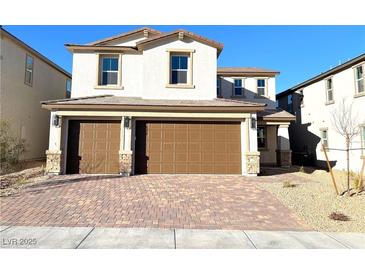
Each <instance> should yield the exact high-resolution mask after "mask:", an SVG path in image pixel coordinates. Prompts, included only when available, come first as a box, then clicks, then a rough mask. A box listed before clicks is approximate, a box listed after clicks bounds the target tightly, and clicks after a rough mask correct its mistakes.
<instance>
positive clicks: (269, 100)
mask: <svg viewBox="0 0 365 274" xmlns="http://www.w3.org/2000/svg"><path fill="white" fill-rule="evenodd" d="M218 77H220V83H221V96H222V97H223V98H228V99H238V100H239V99H241V100H247V101H255V102H257V103H265V104H267V108H271V109H275V107H276V101H275V96H276V95H275V92H276V87H275V80H276V79H275V77H259V76H257V77H256V76H252V77H250V76H246V77H227V76H218ZM235 79H240V80H241V81H242V86H243V95H242V96H240V95H235V84H234V80H235ZM258 80H264V83H265V95H263V96H259V95H258Z"/></svg>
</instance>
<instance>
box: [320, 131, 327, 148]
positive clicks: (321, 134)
mask: <svg viewBox="0 0 365 274" xmlns="http://www.w3.org/2000/svg"><path fill="white" fill-rule="evenodd" d="M319 131H320V137H321V150H322V144H323V143H324V140H325V141H326V142H327V145H325V146H324V147H325V148H326V149H328V147H329V145H328V144H329V142H328V128H320V129H319ZM323 132H326V138H325V139H324V138H323Z"/></svg>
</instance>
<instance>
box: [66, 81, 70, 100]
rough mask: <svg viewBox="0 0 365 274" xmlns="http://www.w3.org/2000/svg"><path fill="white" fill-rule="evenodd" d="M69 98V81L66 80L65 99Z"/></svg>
mask: <svg viewBox="0 0 365 274" xmlns="http://www.w3.org/2000/svg"><path fill="white" fill-rule="evenodd" d="M70 97H71V80H70V79H67V80H66V98H70Z"/></svg>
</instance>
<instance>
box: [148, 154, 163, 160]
mask: <svg viewBox="0 0 365 274" xmlns="http://www.w3.org/2000/svg"><path fill="white" fill-rule="evenodd" d="M147 157H148V160H149V161H151V162H161V160H162V157H161V153H149V154H147Z"/></svg>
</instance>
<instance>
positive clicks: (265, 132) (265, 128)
mask: <svg viewBox="0 0 365 274" xmlns="http://www.w3.org/2000/svg"><path fill="white" fill-rule="evenodd" d="M259 128H263V129H264V138H263V139H264V140H265V146H264V147H259V145H258V141H257V149H258V150H267V127H266V126H257V132H258V131H259ZM257 139H259V138H258V136H257Z"/></svg>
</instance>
